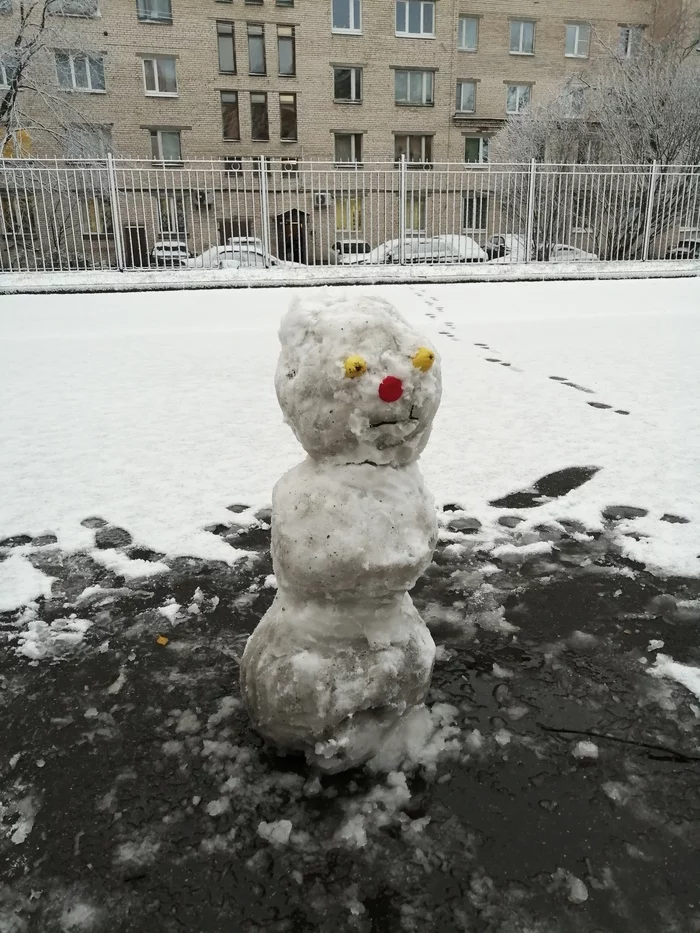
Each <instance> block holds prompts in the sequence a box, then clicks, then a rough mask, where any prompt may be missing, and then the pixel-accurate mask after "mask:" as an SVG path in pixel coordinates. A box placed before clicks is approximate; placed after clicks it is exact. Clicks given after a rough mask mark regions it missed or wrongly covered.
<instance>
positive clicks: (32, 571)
mask: <svg viewBox="0 0 700 933" xmlns="http://www.w3.org/2000/svg"><path fill="white" fill-rule="evenodd" d="M54 580H55V577H48V576H47V575H46V574H45V573H42V572H41V570H37V569H36V567H33V566H32V565H31V564H30V563H29V561H28V560H25V558H24V557H22V556H21V555H20V554H10V556H9V557H8V558H7V559H6V560H4V561H2V563H0V612H10V611H11V610H12V609H19V608H20V607H21V606H26V605H27V603H30V602H33V601H34V600H35V599H38V598H39V597H40V596H43V597H44V599H49V597H50V596H51V584H52V583H53V581H54Z"/></svg>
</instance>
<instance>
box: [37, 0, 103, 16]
mask: <svg viewBox="0 0 700 933" xmlns="http://www.w3.org/2000/svg"><path fill="white" fill-rule="evenodd" d="M64 2H65V0H53V2H52V3H51V4H50V5H49V13H52V14H53V15H54V16H66V17H69V16H72V17H75V18H76V19H95V18H96V17H98V16H99V15H100V10H99V7H98V4H97V0H94V3H91V2H87V0H83V2H84V3H85V6H86V7H88V6H92V9H90V10H86V9H83V10H77V9H74V10H72V11H70V10H69V11H68V12H66V11H65V10H64V9H62V7H63V3H64ZM68 5H69V6H70V0H68Z"/></svg>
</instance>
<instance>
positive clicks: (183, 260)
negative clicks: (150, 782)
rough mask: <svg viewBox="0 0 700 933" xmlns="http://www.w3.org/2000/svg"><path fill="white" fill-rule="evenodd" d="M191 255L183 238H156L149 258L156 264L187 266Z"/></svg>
mask: <svg viewBox="0 0 700 933" xmlns="http://www.w3.org/2000/svg"><path fill="white" fill-rule="evenodd" d="M191 256H192V253H191V252H190V250H189V247H188V246H187V243H186V242H185V241H184V240H158V242H157V243H156V244H155V245H154V247H153V249H152V251H151V259H152V261H153V263H154V264H155V265H156V266H171V267H183V266H187V265H188V264H189V259H190V257H191Z"/></svg>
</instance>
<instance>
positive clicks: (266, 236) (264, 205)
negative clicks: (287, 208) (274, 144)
mask: <svg viewBox="0 0 700 933" xmlns="http://www.w3.org/2000/svg"><path fill="white" fill-rule="evenodd" d="M258 171H259V178H258V181H259V185H260V226H261V233H262V243H263V263H264V265H265V268H267V264H268V262H269V259H270V194H269V191H268V189H267V156H260V161H259V162H258Z"/></svg>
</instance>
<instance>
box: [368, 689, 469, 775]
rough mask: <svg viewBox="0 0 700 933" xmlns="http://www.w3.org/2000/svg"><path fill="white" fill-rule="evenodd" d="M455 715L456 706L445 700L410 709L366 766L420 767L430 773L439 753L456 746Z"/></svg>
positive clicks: (378, 768) (380, 768) (383, 768)
mask: <svg viewBox="0 0 700 933" xmlns="http://www.w3.org/2000/svg"><path fill="white" fill-rule="evenodd" d="M457 715H458V711H457V709H456V708H455V707H454V706H450V705H449V704H447V703H436V704H435V705H434V706H433V707H431V708H429V707H427V706H418V707H416V708H415V709H412V710H410V711H409V712H407V713H406V714H405V716H403V718H402V719H401V720H399V722H398V723H397V725H396V727H395V728H394V729H393V731H392V732H390V733H389V734H388V735H387V736H386V737H385V738H384V740H383V741H382V747H381V749H380V751H379V753H378V754H377V755H376V756H375V757H374V758H372V759H371V761H369V762H368V767H369V768H370V770H372V771H394V770H395V769H397V768H399V767H401V768H402V769H404V770H414V769H415V768H418V767H422V768H425V770H426V771H427V772H428V773H431V774H432V773H434V772H435V770H436V767H437V762H438V759H439V758H440V756H441V755H442V754H443V753H449V752H455V751H456V750H457V748H458V741H457V739H456V736H458V735H459V732H460V729H459V726H457V725H455V719H456V718H457Z"/></svg>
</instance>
